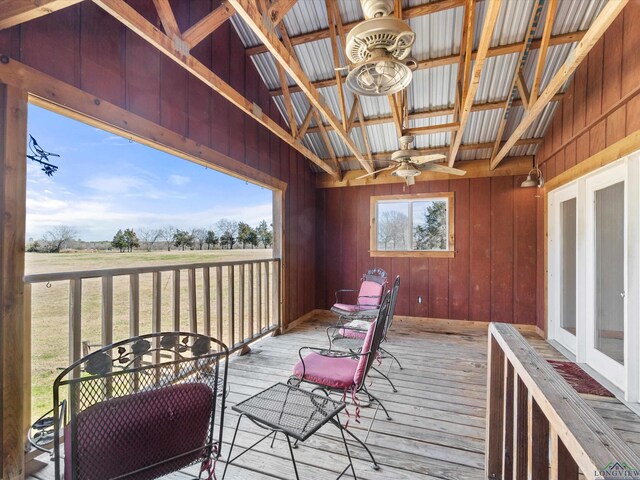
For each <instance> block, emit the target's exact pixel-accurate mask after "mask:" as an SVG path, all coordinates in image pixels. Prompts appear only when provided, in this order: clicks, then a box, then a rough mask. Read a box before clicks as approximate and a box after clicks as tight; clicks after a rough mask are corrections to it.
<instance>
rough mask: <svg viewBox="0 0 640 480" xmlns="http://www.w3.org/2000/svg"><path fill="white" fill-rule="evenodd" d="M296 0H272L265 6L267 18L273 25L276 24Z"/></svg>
mask: <svg viewBox="0 0 640 480" xmlns="http://www.w3.org/2000/svg"><path fill="white" fill-rule="evenodd" d="M297 1H298V0H274V1H272V2H271V5H269V6H268V7H267V18H268V19H269V20H270V21H271V23H272V24H273V25H274V26H275V25H278V24H279V23H280V22H281V21H282V19H283V18H284V16H285V15H286V14H287V12H288V11H289V10H291V8H292V7H293V6H294V5H295V4H296V2H297Z"/></svg>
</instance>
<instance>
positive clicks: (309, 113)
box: [296, 106, 319, 140]
mask: <svg viewBox="0 0 640 480" xmlns="http://www.w3.org/2000/svg"><path fill="white" fill-rule="evenodd" d="M312 117H313V106H311V107H309V110H307V114H306V115H305V116H304V120H303V121H302V125H300V128H299V129H298V136H297V137H296V140H301V139H302V137H304V135H305V134H306V133H307V129H308V128H309V124H310V123H311V118H312ZM318 131H319V127H318Z"/></svg>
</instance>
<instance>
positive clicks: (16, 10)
mask: <svg viewBox="0 0 640 480" xmlns="http://www.w3.org/2000/svg"><path fill="white" fill-rule="evenodd" d="M81 1H82V0H0V30H4V29H5V28H10V27H13V26H15V25H20V24H21V23H25V22H28V21H29V20H33V19H35V18H39V17H43V16H45V15H49V14H50V13H53V12H57V11H58V10H62V9H63V8H67V7H70V6H72V5H75V4H77V3H80V2H81Z"/></svg>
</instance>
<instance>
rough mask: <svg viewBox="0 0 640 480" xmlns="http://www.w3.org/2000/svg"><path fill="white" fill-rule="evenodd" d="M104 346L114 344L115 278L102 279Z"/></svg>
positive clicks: (101, 340)
mask: <svg viewBox="0 0 640 480" xmlns="http://www.w3.org/2000/svg"><path fill="white" fill-rule="evenodd" d="M100 342H101V343H102V346H105V345H111V344H112V343H113V277H112V276H111V275H106V276H104V277H102V333H101V338H100Z"/></svg>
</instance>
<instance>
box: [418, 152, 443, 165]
mask: <svg viewBox="0 0 640 480" xmlns="http://www.w3.org/2000/svg"><path fill="white" fill-rule="evenodd" d="M445 158H447V156H446V155H442V154H441V153H434V154H431V155H420V156H417V157H411V163H415V164H416V165H422V164H423V163H427V162H437V161H438V160H444V159H445Z"/></svg>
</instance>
